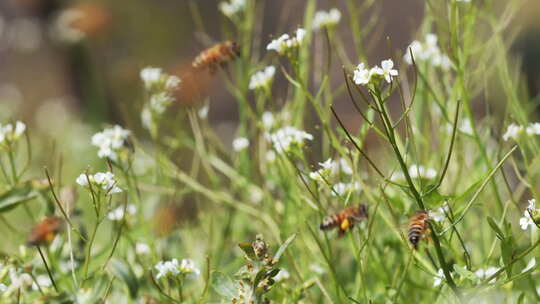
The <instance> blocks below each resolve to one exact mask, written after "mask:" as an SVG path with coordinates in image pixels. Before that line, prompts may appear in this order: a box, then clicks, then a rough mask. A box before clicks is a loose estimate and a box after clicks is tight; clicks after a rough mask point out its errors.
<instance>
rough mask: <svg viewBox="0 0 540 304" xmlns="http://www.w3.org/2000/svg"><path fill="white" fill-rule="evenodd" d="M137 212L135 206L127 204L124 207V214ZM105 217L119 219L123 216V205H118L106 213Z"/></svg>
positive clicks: (113, 219)
mask: <svg viewBox="0 0 540 304" xmlns="http://www.w3.org/2000/svg"><path fill="white" fill-rule="evenodd" d="M136 212H137V207H136V206H135V205H133V204H129V205H127V206H126V207H125V213H126V215H134V214H135V213H136ZM107 218H108V219H109V220H111V221H120V220H122V219H123V218H124V206H120V207H118V208H116V209H114V210H112V211H111V212H109V213H108V214H107Z"/></svg>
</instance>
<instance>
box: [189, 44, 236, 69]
mask: <svg viewBox="0 0 540 304" xmlns="http://www.w3.org/2000/svg"><path fill="white" fill-rule="evenodd" d="M238 56H240V46H239V45H238V43H236V42H234V41H229V40H228V41H225V42H222V43H218V44H216V45H214V46H213V47H211V48H208V49H206V50H204V51H202V52H201V53H200V54H199V55H198V56H197V57H196V58H195V60H193V63H192V64H191V65H192V66H193V68H195V69H197V70H204V69H209V70H210V73H211V74H214V73H215V72H216V71H217V69H218V68H219V67H223V66H224V65H225V64H226V63H227V62H229V61H231V60H233V59H235V58H236V57H238Z"/></svg>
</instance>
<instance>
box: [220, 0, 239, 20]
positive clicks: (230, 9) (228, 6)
mask: <svg viewBox="0 0 540 304" xmlns="http://www.w3.org/2000/svg"><path fill="white" fill-rule="evenodd" d="M245 7H246V0H231V2H226V1H223V2H221V3H220V4H219V10H220V11H221V12H222V13H223V15H225V16H227V17H229V18H231V17H233V16H234V15H236V14H238V13H239V12H241V11H243V10H244V9H245Z"/></svg>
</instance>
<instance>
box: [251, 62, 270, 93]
mask: <svg viewBox="0 0 540 304" xmlns="http://www.w3.org/2000/svg"><path fill="white" fill-rule="evenodd" d="M275 73H276V68H275V67H274V66H273V65H271V66H267V67H266V68H264V69H263V70H262V71H258V72H257V73H255V74H253V76H251V79H250V80H249V89H250V90H255V89H260V88H265V87H268V86H269V84H270V83H271V82H272V80H273V79H274V74H275Z"/></svg>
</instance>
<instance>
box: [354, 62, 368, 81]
mask: <svg viewBox="0 0 540 304" xmlns="http://www.w3.org/2000/svg"><path fill="white" fill-rule="evenodd" d="M371 76H372V73H371V71H370V70H369V69H367V68H366V67H365V65H364V63H360V64H359V65H358V66H357V67H356V68H355V69H354V75H353V81H354V83H356V84H358V85H366V84H368V83H369V81H370V80H371Z"/></svg>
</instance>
